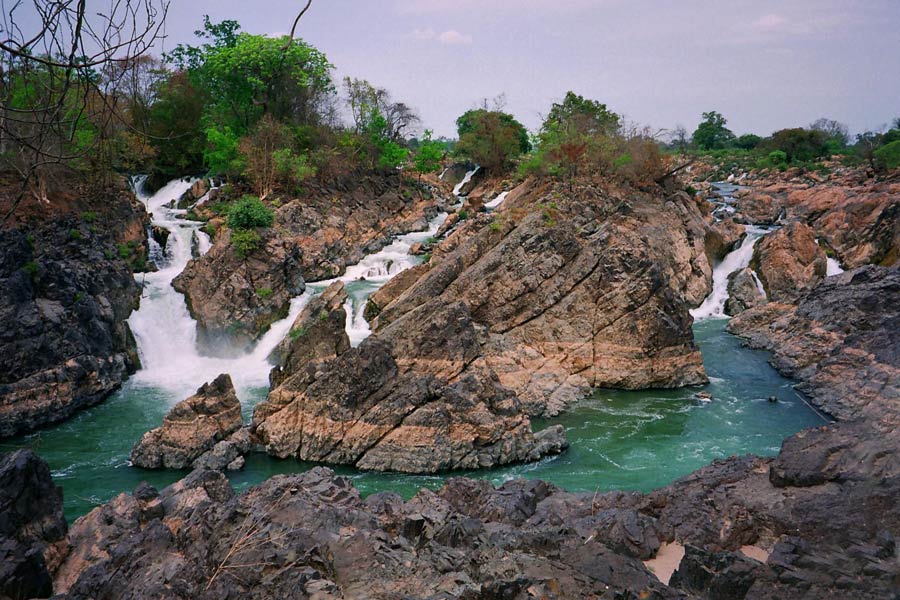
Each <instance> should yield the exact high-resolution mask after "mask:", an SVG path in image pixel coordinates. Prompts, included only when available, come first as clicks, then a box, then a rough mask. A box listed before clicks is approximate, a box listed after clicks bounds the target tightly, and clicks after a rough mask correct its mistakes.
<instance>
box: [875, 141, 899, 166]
mask: <svg viewBox="0 0 900 600" xmlns="http://www.w3.org/2000/svg"><path fill="white" fill-rule="evenodd" d="M875 164H876V165H877V166H878V168H880V169H896V168H898V167H900V140H898V141H896V142H891V143H890V144H887V145H885V146H882V147H881V148H879V149H878V150H876V151H875Z"/></svg>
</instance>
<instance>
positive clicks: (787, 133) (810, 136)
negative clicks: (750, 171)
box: [761, 127, 829, 164]
mask: <svg viewBox="0 0 900 600" xmlns="http://www.w3.org/2000/svg"><path fill="white" fill-rule="evenodd" d="M761 148H762V149H764V150H767V151H768V152H770V153H771V152H773V151H781V152H783V153H784V154H785V155H786V156H787V162H789V163H792V164H793V163H799V162H808V161H812V160H815V159H818V158H821V157H823V156H827V155H828V153H829V148H828V145H827V144H826V139H825V136H824V134H823V133H822V132H821V131H817V130H810V129H803V128H800V127H796V128H793V129H782V130H780V131H776V132H775V133H773V134H772V137H770V138H769V139H767V140H766V141H765V142H763V144H762V145H761Z"/></svg>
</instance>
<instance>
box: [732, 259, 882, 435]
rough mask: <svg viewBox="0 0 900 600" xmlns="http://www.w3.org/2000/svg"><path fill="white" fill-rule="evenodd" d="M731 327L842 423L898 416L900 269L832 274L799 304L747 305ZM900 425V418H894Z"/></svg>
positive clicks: (860, 270)
mask: <svg viewBox="0 0 900 600" xmlns="http://www.w3.org/2000/svg"><path fill="white" fill-rule="evenodd" d="M728 330H729V331H730V332H732V333H734V334H736V335H739V336H740V337H742V338H744V339H745V340H747V342H748V343H749V344H750V345H751V346H753V347H755V348H764V349H766V350H771V351H772V352H774V357H773V359H772V364H773V365H774V366H775V368H776V369H778V370H779V371H781V372H782V373H783V374H785V375H788V376H790V377H793V378H795V379H797V380H799V388H800V390H802V391H803V392H804V393H805V394H807V395H808V396H809V398H810V401H811V402H812V403H813V404H815V405H816V406H817V407H819V408H820V409H822V410H824V411H825V412H827V413H828V414H830V415H832V416H834V417H837V418H839V419H842V420H850V419H857V418H862V417H866V418H867V419H868V420H869V421H871V422H876V421H881V420H883V419H885V418H888V417H890V416H891V415H894V416H893V417H890V419H889V420H890V421H891V422H894V420H896V415H897V414H898V413H900V337H898V336H897V333H896V332H897V331H900V270H898V269H897V268H886V267H875V266H867V267H862V268H860V269H856V270H854V271H847V272H845V273H842V274H840V275H835V276H833V277H829V278H827V279H826V280H824V281H823V282H822V283H820V284H819V285H818V286H816V287H815V288H814V289H813V290H811V291H810V292H808V293H807V294H806V295H805V296H804V297H803V298H801V299H800V300H799V302H798V303H797V304H796V305H791V304H780V303H771V304H768V305H765V306H760V307H757V308H754V309H752V310H748V311H746V312H744V313H742V314H740V315H738V316H737V317H735V318H734V319H732V321H731V322H730V323H729V324H728ZM896 422H897V423H898V424H900V420H896Z"/></svg>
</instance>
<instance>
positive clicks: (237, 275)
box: [172, 230, 306, 356]
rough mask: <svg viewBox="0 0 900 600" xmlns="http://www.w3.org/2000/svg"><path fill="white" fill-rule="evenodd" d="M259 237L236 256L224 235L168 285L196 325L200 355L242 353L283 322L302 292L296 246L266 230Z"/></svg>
mask: <svg viewBox="0 0 900 600" xmlns="http://www.w3.org/2000/svg"><path fill="white" fill-rule="evenodd" d="M259 234H260V236H261V238H262V239H261V242H260V245H259V247H258V248H257V249H255V250H253V251H251V252H249V253H248V254H246V255H242V254H240V253H239V252H238V251H237V250H236V249H235V248H234V246H233V245H232V244H231V232H230V231H227V230H226V231H225V232H224V233H223V234H221V235H218V236H217V240H216V243H215V244H214V245H213V246H212V248H210V250H209V252H208V253H207V254H205V255H204V256H202V257H201V258H197V259H193V260H191V261H190V262H189V263H188V264H187V266H186V267H185V268H184V271H182V272H181V273H180V274H179V275H178V276H177V277H176V278H175V279H174V280H173V281H172V286H173V287H174V288H175V289H176V290H178V291H179V292H181V293H182V294H184V296H185V299H186V300H187V303H188V308H189V310H190V312H191V315H193V317H194V319H196V321H197V344H198V346H199V347H200V348H201V349H202V350H203V351H204V352H207V353H209V354H213V355H219V356H228V355H234V354H240V353H242V352H245V351H246V350H248V349H249V348H250V347H251V346H252V344H253V342H255V341H256V340H257V339H258V338H259V336H260V335H261V334H262V333H264V332H265V331H267V330H268V329H269V326H270V325H271V324H272V323H273V322H275V321H277V320H279V319H283V318H284V317H286V316H287V314H288V310H289V308H290V302H291V298H293V297H294V296H298V295H300V294H302V293H303V290H304V289H305V288H306V285H305V283H304V281H303V275H302V271H301V267H302V262H301V252H300V250H299V249H298V248H297V247H296V245H294V244H293V243H291V242H290V241H288V240H285V239H282V238H280V237H279V236H278V235H277V234H276V233H275V232H274V231H272V230H260V232H259Z"/></svg>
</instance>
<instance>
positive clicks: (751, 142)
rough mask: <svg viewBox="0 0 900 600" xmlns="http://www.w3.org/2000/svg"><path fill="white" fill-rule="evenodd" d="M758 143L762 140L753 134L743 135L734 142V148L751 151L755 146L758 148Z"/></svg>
mask: <svg viewBox="0 0 900 600" xmlns="http://www.w3.org/2000/svg"><path fill="white" fill-rule="evenodd" d="M760 142H762V138H761V137H759V136H758V135H755V134H753V133H745V134H744V135H742V136H740V137H739V138H737V139H736V140H734V147H735V148H740V149H741V150H753V149H754V148H756V147H757V146H759V144H760Z"/></svg>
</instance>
